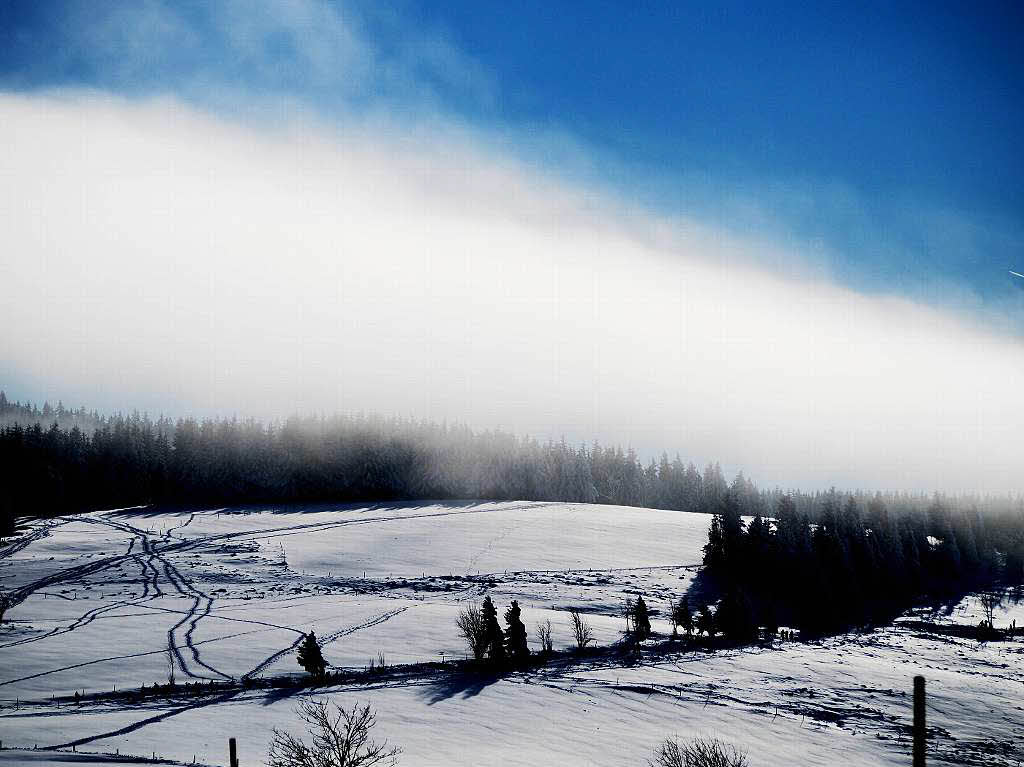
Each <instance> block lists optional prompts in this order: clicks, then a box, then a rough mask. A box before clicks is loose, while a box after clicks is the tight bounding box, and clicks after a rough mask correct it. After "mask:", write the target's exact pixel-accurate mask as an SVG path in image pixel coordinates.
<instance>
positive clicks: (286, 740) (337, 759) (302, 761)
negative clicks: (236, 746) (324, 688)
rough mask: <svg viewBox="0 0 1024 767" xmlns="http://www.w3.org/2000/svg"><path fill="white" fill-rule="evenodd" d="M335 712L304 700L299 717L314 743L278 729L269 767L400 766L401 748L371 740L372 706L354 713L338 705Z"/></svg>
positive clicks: (271, 748) (268, 758) (355, 710)
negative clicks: (307, 728) (305, 725)
mask: <svg viewBox="0 0 1024 767" xmlns="http://www.w3.org/2000/svg"><path fill="white" fill-rule="evenodd" d="M334 709H335V710H334V712H333V713H332V712H331V711H330V709H329V708H328V706H327V702H326V701H304V702H303V703H301V704H300V705H299V709H298V714H299V716H300V717H302V720H303V721H304V722H305V723H306V724H307V725H308V726H309V734H310V735H311V736H312V742H311V743H310V744H309V745H308V746H307V745H306V743H305V742H304V741H303V740H301V739H300V738H296V737H294V736H292V735H291V734H289V733H287V732H282V731H281V730H278V729H277V728H276V727H275V728H274V730H273V732H274V739H273V740H272V741H271V743H270V751H269V752H268V753H267V764H268V765H269V767H370V766H371V765H375V764H380V765H388V767H391V766H392V765H396V764H398V755H399V754H401V753H402V750H401V749H400V748H389V747H388V742H387V741H386V740H385V741H383V742H381V743H377V742H375V741H373V740H370V730H372V729H373V727H374V725H375V724H376V723H377V715H376V714H375V713H374V712H373V711H371V710H370V706H369V704H367V705H365V706H358V705H356V706H354V707H353V708H352V709H351V710H347V709H345V708H342V707H341V706H339V705H335V706H334Z"/></svg>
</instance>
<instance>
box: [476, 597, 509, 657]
mask: <svg viewBox="0 0 1024 767" xmlns="http://www.w3.org/2000/svg"><path fill="white" fill-rule="evenodd" d="M480 611H481V612H482V613H483V616H484V623H485V625H486V626H487V629H486V636H487V655H488V657H490V659H491V660H492V661H495V662H496V663H502V662H504V660H505V644H504V641H503V640H504V636H503V634H502V632H501V626H499V625H498V611H497V610H496V609H495V607H494V603H493V602H492V601H491V597H490V596H486V597H484V603H483V605H481V607H480Z"/></svg>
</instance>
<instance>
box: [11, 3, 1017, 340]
mask: <svg viewBox="0 0 1024 767" xmlns="http://www.w3.org/2000/svg"><path fill="white" fill-rule="evenodd" d="M129 8H130V6H125V5H124V4H118V3H104V2H98V1H97V2H87V3H86V2H69V3H52V2H34V1H33V2H17V1H15V2H5V3H3V4H2V5H0V84H2V85H3V86H4V87H6V88H7V89H11V90H19V91H32V90H37V89H43V88H55V87H56V88H61V87H83V86H84V87H94V88H100V89H103V90H109V91H113V92H115V93H125V94H132V95H146V94H152V93H172V94H176V95H179V96H181V97H183V98H186V99H191V100H195V101H198V102H201V103H205V104H207V105H210V104H212V105H213V106H215V107H216V108H218V109H226V108H237V107H238V105H239V103H246V102H247V100H250V99H259V100H271V101H272V100H274V99H287V100H288V101H289V102H291V101H292V100H294V101H296V102H298V103H300V104H302V105H304V106H306V107H309V108H312V109H314V110H316V111H318V112H320V113H322V114H325V115H328V116H330V115H332V114H338V113H339V112H350V111H351V110H353V109H356V110H359V109H363V110H370V109H374V108H378V107H380V106H381V105H386V107H387V108H388V109H389V110H391V111H392V112H397V113H400V114H402V115H404V116H405V117H406V118H407V119H409V120H412V121H416V120H417V119H421V118H422V116H423V115H432V114H435V113H437V112H441V113H443V114H445V115H447V116H449V117H454V118H457V119H459V120H462V121H465V122H466V123H468V124H469V125H471V126H474V127H475V128H478V129H480V130H482V131H487V132H490V133H491V134H492V135H495V136H498V137H499V138H498V140H499V141H506V142H507V143H509V144H511V145H512V147H511V151H515V152H517V153H519V154H520V155H522V156H524V157H526V158H528V159H530V160H532V161H533V162H536V163H538V164H541V165H545V166H547V167H549V168H553V169H558V170H560V171H561V172H564V173H566V174H568V175H574V176H576V177H580V176H583V177H585V178H587V179H588V180H589V181H591V182H594V183H601V184H605V185H607V186H609V187H610V188H612V189H614V190H616V191H617V192H618V193H620V194H621V195H623V196H624V197H625V198H627V199H631V200H635V201H639V202H640V203H642V204H644V205H648V206H651V207H653V208H655V209H658V210H661V211H665V212H668V213H675V212H681V213H684V214H688V215H697V216H699V217H701V218H702V219H704V220H708V221H714V222H715V223H716V224H718V225H721V226H724V227H727V228H729V229H731V230H733V231H739V232H756V231H761V230H768V231H771V232H772V233H773V234H774V235H775V236H776V237H778V238H780V239H781V240H783V241H788V242H794V243H799V244H803V245H806V244H807V243H810V244H811V246H812V247H811V250H812V251H814V252H815V253H816V256H815V257H816V258H818V259H820V261H821V262H822V263H823V264H824V265H825V267H826V268H827V269H828V270H829V271H830V272H831V273H832V274H834V275H835V276H836V277H837V278H839V279H840V280H843V281H844V282H846V283H847V284H850V285H853V286H854V287H856V288H858V289H861V290H865V291H873V292H895V293H898V294H905V295H909V296H912V297H914V298H919V299H924V300H928V301H934V302H939V303H947V304H953V305H955V306H957V307H959V308H964V309H966V310H968V311H976V312H980V313H982V314H984V315H985V316H986V317H988V318H990V319H993V318H994V319H995V320H996V322H998V323H1000V324H1004V325H1006V326H1009V327H1011V328H1013V329H1015V330H1016V331H1018V332H1019V331H1020V330H1021V329H1022V328H1024V320H1022V319H1021V316H1020V315H1021V313H1022V309H1024V298H1022V297H1024V286H1022V285H1021V284H1019V283H1020V282H1024V281H1019V282H1017V281H1015V280H1016V279H1017V278H1013V277H1012V276H1011V275H1009V274H1008V272H1007V270H1008V269H1011V268H1017V269H1018V271H1019V270H1020V268H1022V267H1024V185H1022V184H1021V178H1022V172H1024V151H1022V149H1021V146H1020V137H1021V136H1022V135H1024V79H1022V75H1024V46H1022V45H1021V44H1020V41H1021V40H1022V39H1024V10H1022V8H1021V6H1020V4H1019V3H981V4H971V3H962V4H952V3H938V4H935V3H927V4H925V3H920V4H917V3H857V4H836V3H807V4H802V3H778V4H756V3H749V2H723V3H714V4H707V3H693V4H683V3H678V4H677V3H650V4H647V3H644V4H640V3H613V2H589V3H575V2H573V3H558V2H551V1H550V0H548V1H547V2H523V3H516V4H515V7H514V9H512V8H501V9H499V8H498V7H497V6H493V5H491V4H487V3H477V2H463V1H460V0H453V2H448V3H432V2H418V1H417V0H401V1H400V2H397V3H394V4H392V5H390V6H388V7H384V4H379V3H363V2H354V3H346V4H343V5H339V4H326V5H323V6H321V4H320V3H303V2H280V3H273V2H271V3H266V4H262V6H249V7H248V8H247V7H246V5H245V4H238V3H231V2H228V3H223V4H208V3H196V2H179V3H165V4H161V3H156V2H149V3H140V4H137V5H135V7H134V9H131V10H130V9H129ZM243 17H247V18H245V21H244V25H236V23H235V22H236V21H237V20H238V19H239V18H243ZM239 30H241V31H239ZM367 50H369V51H370V52H371V53H370V56H369V57H367V56H366V55H364V54H365V53H366V51H367ZM581 158H582V159H581Z"/></svg>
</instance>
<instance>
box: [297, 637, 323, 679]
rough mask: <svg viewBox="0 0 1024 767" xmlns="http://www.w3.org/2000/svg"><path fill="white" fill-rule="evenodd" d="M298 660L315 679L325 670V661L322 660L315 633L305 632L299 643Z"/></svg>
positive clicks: (321, 675)
mask: <svg viewBox="0 0 1024 767" xmlns="http://www.w3.org/2000/svg"><path fill="white" fill-rule="evenodd" d="M298 661H299V665H300V666H302V667H303V668H304V669H306V671H308V672H309V673H310V674H312V675H313V677H314V678H316V679H320V678H321V677H323V675H324V673H325V672H326V671H327V663H326V662H325V661H324V656H323V653H321V652H320V645H319V643H318V642H317V641H316V634H314V633H313V632H312V631H310V632H309V633H308V634H306V638H305V639H304V640H302V644H301V645H299V655H298Z"/></svg>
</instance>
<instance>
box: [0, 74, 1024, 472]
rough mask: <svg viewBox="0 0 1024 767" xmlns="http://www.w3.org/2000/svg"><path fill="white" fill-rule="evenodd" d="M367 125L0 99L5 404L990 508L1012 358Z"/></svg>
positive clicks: (817, 263) (755, 242) (1021, 417)
mask: <svg viewBox="0 0 1024 767" xmlns="http://www.w3.org/2000/svg"><path fill="white" fill-rule="evenodd" d="M395 119H397V118H395V117H394V116H393V115H388V114H387V113H382V114H375V115H374V116H372V117H366V116H363V117H361V118H359V119H356V118H351V119H349V120H347V121H345V122H343V123H342V124H341V126H340V127H339V126H338V125H336V124H335V125H331V126H328V125H325V124H324V123H323V122H321V121H319V120H318V119H317V118H315V117H313V116H311V115H306V116H302V115H301V113H300V112H297V111H296V112H294V113H293V114H292V116H291V117H289V119H287V120H280V119H273V118H272V117H268V116H266V115H263V117H262V119H258V120H250V121H249V123H248V124H247V125H245V126H244V127H243V126H242V125H240V124H239V122H237V121H235V120H233V119H231V118H230V117H223V116H213V115H212V114H210V113H208V112H204V111H203V110H201V109H199V108H197V107H195V106H190V105H187V104H185V103H182V102H180V101H177V100H175V99H173V98H166V97H165V98H155V99H141V100H127V99H123V98H119V97H113V96H109V95H103V96H100V95H95V94H90V93H84V92H75V91H65V92H58V93H36V94H32V95H14V94H6V95H3V96H0V142H2V143H3V144H4V145H5V146H17V147H19V150H18V151H17V152H7V153H5V154H4V156H3V160H2V163H3V173H4V178H5V179H6V181H5V183H4V184H3V185H2V186H0V207H2V208H3V210H4V211H6V214H5V220H6V222H7V223H6V225H5V252H6V254H7V255H5V257H4V259H3V261H2V266H0V270H2V271H0V278H2V281H3V283H4V285H5V286H6V288H5V300H4V301H3V302H2V304H0V324H2V325H3V327H5V328H6V329H7V330H6V331H5V350H4V358H5V360H4V361H5V366H4V371H3V378H4V381H3V384H4V388H5V389H6V391H7V393H8V396H9V397H10V398H12V399H24V400H32V401H42V400H44V399H48V400H51V401H53V402H56V401H57V400H58V399H63V400H64V401H65V402H76V403H77V402H88V403H90V406H95V407H98V408H100V409H103V410H105V411H131V410H134V409H138V410H141V411H148V412H150V413H154V414H159V413H168V414H171V415H174V416H183V415H193V414H197V415H216V416H231V415H239V416H241V417H248V416H254V417H258V418H264V419H273V418H283V417H286V416H288V415H290V414H293V413H303V414H309V413H333V412H349V413H353V412H377V413H384V414H389V415H391V414H394V415H399V416H408V417H414V418H425V419H430V420H433V421H437V422H443V421H450V422H460V423H466V424H468V425H470V426H472V427H473V428H475V429H479V430H487V429H493V428H503V429H506V430H509V431H512V432H515V433H517V434H521V435H532V436H535V437H536V438H538V439H540V440H542V441H543V440H547V439H554V440H560V439H561V438H563V437H564V438H565V439H566V440H567V442H569V443H570V444H579V443H584V444H589V443H590V442H592V441H593V440H595V439H596V440H599V441H601V442H603V443H605V444H621V445H624V446H629V447H632V448H633V449H635V450H636V451H637V453H638V455H640V456H641V457H642V458H643V459H644V460H646V459H648V458H652V457H657V456H658V455H660V452H661V450H662V449H671V450H676V449H679V450H680V451H682V452H683V457H684V459H686V460H694V461H698V462H699V461H702V460H706V459H707V458H708V457H712V456H713V457H716V458H719V459H721V460H722V461H723V462H724V465H725V466H726V467H727V471H728V472H729V473H732V472H734V471H735V470H737V469H743V470H744V471H745V472H747V474H748V475H749V476H753V477H756V478H758V480H759V481H760V482H762V483H764V484H766V485H775V484H779V485H782V486H797V485H798V486H801V487H805V488H819V489H823V488H828V487H830V486H832V485H836V486H840V487H870V488H879V489H890V490H915V491H931V490H935V489H938V490H947V491H953V492H957V491H990V492H1010V491H1019V490H1020V489H1021V484H1020V483H1021V477H1022V472H1021V470H1020V468H1021V461H1020V438H1021V434H1022V433H1024V408H1021V407H1018V406H1015V403H1016V402H1018V400H1019V393H1020V386H1021V382H1022V381H1024V350H1022V347H1021V344H1020V340H1019V338H1017V337H1016V336H1015V335H1014V334H1013V333H1012V332H1011V331H1009V330H1006V329H1005V328H1002V329H1001V328H1000V327H998V326H996V325H993V324H991V323H988V322H986V321H984V320H983V319H982V318H980V317H978V316H974V315H968V314H964V313H960V312H956V311H953V310H952V309H948V308H941V302H939V303H938V304H936V305H925V304H923V303H920V302H916V301H914V300H911V299H909V298H905V297H899V296H895V295H881V294H867V293H862V292H857V291H854V290H852V289H850V288H849V287H844V286H841V285H840V284H838V283H837V282H835V281H834V280H833V279H832V278H831V277H830V276H829V274H828V270H827V269H826V268H824V267H823V266H822V265H821V263H822V262H821V260H820V259H815V257H814V256H815V252H814V247H813V244H807V243H803V244H801V243H798V242H794V241H792V240H786V239H785V238H782V237H781V236H779V235H777V234H775V232H774V230H773V228H772V227H771V226H770V225H766V227H765V232H764V235H763V236H761V235H756V236H755V235H751V234H750V233H747V234H745V235H742V236H741V235H737V234H732V233H729V232H728V231H724V230H722V229H721V228H720V227H716V226H713V225H710V224H706V223H702V222H701V221H699V220H695V219H691V218H687V217H685V216H671V217H668V216H664V215H660V214H656V213H653V212H651V211H649V210H646V209H644V208H643V207H641V206H638V205H636V204H633V203H631V202H630V201H629V200H628V199H625V198H624V197H623V196H622V195H617V194H614V193H612V192H611V191H609V190H607V189H604V188H601V187H600V186H599V185H593V184H588V183H585V182H583V181H573V180H571V179H567V178H565V177H564V176H562V175H559V174H557V173H555V172H553V171H550V170H542V169H540V168H538V167H535V166H534V165H532V164H531V163H530V162H528V161H526V160H523V159H522V158H520V157H518V156H517V155H516V153H515V152H512V151H506V150H504V149H503V147H502V145H501V142H500V140H497V139H496V138H495V137H494V136H487V135H486V134H484V133H480V132H474V131H473V130H471V129H470V128H468V127H467V126H465V125H462V124H460V123H458V122H457V121H454V120H446V119H444V118H441V117H438V118H437V119H436V120H433V121H431V120H424V121H421V122H419V123H418V124H417V127H416V128H415V129H408V126H406V129H405V130H403V131H399V130H397V129H396V125H395V123H394V120H395ZM30 139H31V140H30Z"/></svg>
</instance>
